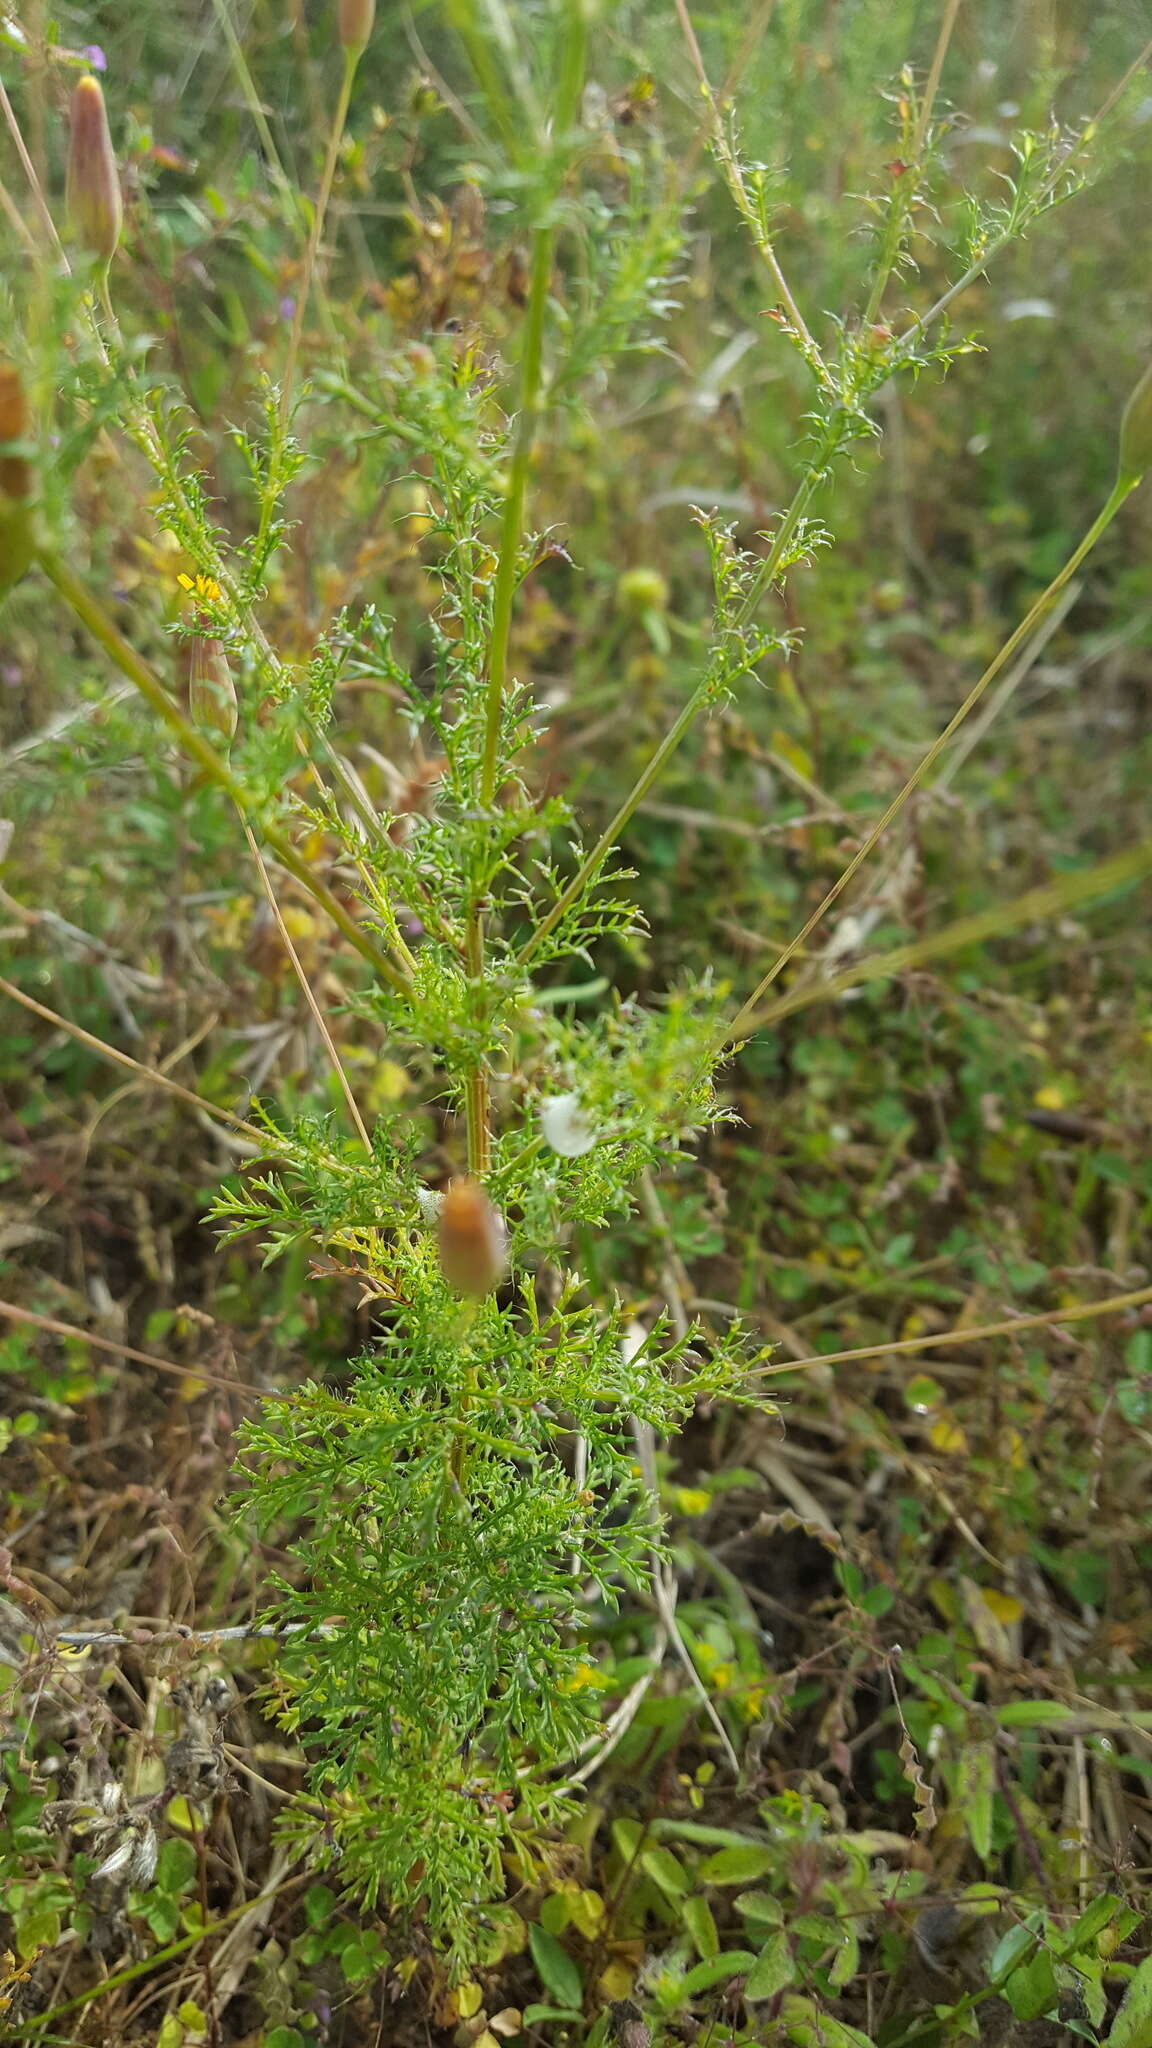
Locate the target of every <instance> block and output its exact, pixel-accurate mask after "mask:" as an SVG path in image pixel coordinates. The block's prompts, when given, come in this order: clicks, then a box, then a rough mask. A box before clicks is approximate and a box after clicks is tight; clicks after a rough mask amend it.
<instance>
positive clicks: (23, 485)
mask: <svg viewBox="0 0 1152 2048" xmlns="http://www.w3.org/2000/svg"><path fill="white" fill-rule="evenodd" d="M28 429H29V420H28V400H27V398H26V396H25V392H24V386H23V383H22V382H21V379H20V372H19V371H18V370H16V369H14V368H13V367H12V365H11V363H0V596H3V594H4V592H5V591H7V590H11V588H12V585H13V584H14V583H18V582H19V580H20V578H21V576H23V574H24V571H25V570H26V569H27V568H29V567H30V566H31V563H32V559H33V556H34V555H35V553H36V543H35V539H34V536H33V532H32V509H31V506H30V505H29V503H28V500H29V499H30V498H31V496H32V470H31V466H30V464H29V461H28V457H27V456H26V454H25V453H24V445H23V444H24V443H26V441H27V439H28Z"/></svg>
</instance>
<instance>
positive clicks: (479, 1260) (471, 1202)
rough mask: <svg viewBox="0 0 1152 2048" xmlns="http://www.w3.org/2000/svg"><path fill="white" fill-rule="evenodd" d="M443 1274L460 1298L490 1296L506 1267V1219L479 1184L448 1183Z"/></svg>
mask: <svg viewBox="0 0 1152 2048" xmlns="http://www.w3.org/2000/svg"><path fill="white" fill-rule="evenodd" d="M438 1233H439V1239H440V1270H441V1272H442V1273H443V1275H444V1278H445V1280H446V1281H447V1282H448V1285H449V1287H454V1288H455V1290H456V1292H457V1294H473V1295H477V1296H479V1295H484V1294H491V1292H492V1289H493V1288H494V1287H495V1286H496V1285H497V1284H498V1282H499V1280H500V1279H501V1277H502V1275H503V1272H504V1267H505V1264H506V1263H507V1240H506V1235H505V1230H504V1222H503V1218H502V1217H501V1215H500V1212H499V1210H498V1209H495V1208H494V1207H493V1205H492V1203H491V1202H490V1201H489V1199H488V1197H487V1195H486V1194H485V1192H484V1190H483V1188H482V1187H481V1185H480V1183H479V1181H477V1180H471V1179H462V1180H453V1181H450V1182H449V1183H448V1187H447V1190H446V1192H445V1195H444V1201H443V1204H442V1206H441V1209H440V1217H439V1224H438Z"/></svg>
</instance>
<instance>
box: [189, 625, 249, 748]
mask: <svg viewBox="0 0 1152 2048" xmlns="http://www.w3.org/2000/svg"><path fill="white" fill-rule="evenodd" d="M188 709H189V711H190V712H191V713H192V716H193V718H194V719H195V721H196V724H197V725H198V726H200V727H201V729H202V730H203V731H209V732H218V733H220V734H221V736H222V737H223V738H224V739H226V740H230V739H231V738H232V735H233V734H234V732H235V731H236V726H237V724H238V722H239V717H240V713H239V709H238V707H237V703H236V685H235V683H234V682H233V680H232V671H231V669H230V668H229V666H228V656H227V655H226V654H225V652H224V643H223V641H221V640H216V639H214V638H213V637H212V636H211V634H208V633H196V634H194V635H193V637H192V639H191V641H190V642H189V662H188Z"/></svg>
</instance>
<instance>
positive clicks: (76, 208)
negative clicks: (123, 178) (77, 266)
mask: <svg viewBox="0 0 1152 2048" xmlns="http://www.w3.org/2000/svg"><path fill="white" fill-rule="evenodd" d="M67 204H68V220H69V224H70V226H71V229H72V233H73V234H74V235H75V237H76V239H77V241H78V242H80V243H81V244H82V246H83V247H84V248H85V249H87V250H88V251H89V253H90V254H91V255H93V256H95V257H97V258H98V259H99V261H100V262H101V263H105V264H107V263H110V262H111V261H112V258H113V256H114V255H115V253H116V244H117V243H118V241H119V240H120V229H121V227H122V225H123V221H124V205H123V201H122V199H121V197H120V177H119V173H118V172H117V169H116V158H115V155H114V154H113V150H112V137H111V135H110V134H109V132H108V116H107V113H106V112H105V109H104V94H103V93H102V91H101V90H100V81H99V79H97V78H90V77H89V78H82V79H80V80H79V82H78V84H77V86H76V90H75V92H74V93H73V94H72V128H71V133H70V135H69V138H68V183H67Z"/></svg>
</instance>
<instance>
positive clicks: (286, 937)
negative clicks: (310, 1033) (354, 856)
mask: <svg viewBox="0 0 1152 2048" xmlns="http://www.w3.org/2000/svg"><path fill="white" fill-rule="evenodd" d="M241 822H242V824H243V826H244V837H245V839H246V840H247V841H248V849H249V852H250V853H251V855H252V858H253V860H254V861H255V863H256V867H257V870H258V872H259V875H260V880H261V882H262V883H263V885H264V894H265V895H266V897H267V898H268V906H269V909H270V910H271V912H272V915H273V917H274V918H275V920H276V928H277V930H278V932H279V933H280V939H281V943H282V945H283V946H284V949H285V951H286V953H287V955H288V958H289V959H290V961H291V962H292V969H293V972H294V974H295V976H296V979H297V981H298V982H299V984H300V987H301V989H302V991H303V995H304V1000H305V1002H306V1003H307V1005H308V1008H309V1009H310V1010H311V1012H312V1016H313V1019H314V1021H315V1024H316V1029H317V1031H318V1032H319V1033H320V1036H321V1038H322V1039H323V1040H324V1044H325V1047H326V1049H327V1053H328V1057H329V1059H330V1060H331V1062H332V1066H333V1069H334V1071H335V1074H336V1078H337V1080H338V1081H339V1083H340V1086H341V1088H342V1090H343V1092H344V1100H345V1102H346V1103H347V1104H348V1114H349V1115H350V1117H351V1118H352V1122H353V1124H354V1125H355V1127H356V1134H357V1136H358V1137H359V1139H360V1142H361V1144H362V1145H363V1147H364V1150H365V1151H366V1152H367V1154H368V1156H369V1158H371V1156H372V1140H371V1139H370V1138H369V1136H368V1132H367V1130H366V1129H365V1126H364V1119H363V1117H362V1116H361V1114H360V1111H359V1108H358V1106H357V1102H356V1097H355V1096H354V1095H353V1093H352V1088H351V1085H350V1083H349V1080H348V1076H347V1074H346V1073H345V1072H344V1068H343V1065H342V1063H341V1059H340V1055H339V1053H338V1052H337V1050H336V1044H335V1040H334V1039H333V1037H332V1033H331V1032H330V1030H329V1029H328V1022H327V1019H326V1018H325V1016H324V1013H323V1011H322V1010H321V1008H320V1005H319V1003H318V1002H317V1001H316V997H315V995H314V993H313V990H312V985H311V983H310V981H309V980H308V976H307V975H306V974H305V972H304V969H303V967H302V966H301V964H300V955H299V954H298V952H297V951H296V948H295V946H294V945H293V943H292V934H291V933H290V931H289V930H288V927H287V925H286V924H285V922H284V917H283V914H282V912H281V909H280V905H279V903H278V902H277V901H276V891H275V890H274V889H273V887H272V883H271V880H270V879H269V875H268V869H267V867H266V865H265V863H264V857H263V855H262V853H261V851H260V848H259V847H258V846H257V844H256V840H255V837H254V835H253V832H252V828H251V826H250V825H249V824H248V823H247V822H246V821H244V820H242V821H241Z"/></svg>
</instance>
